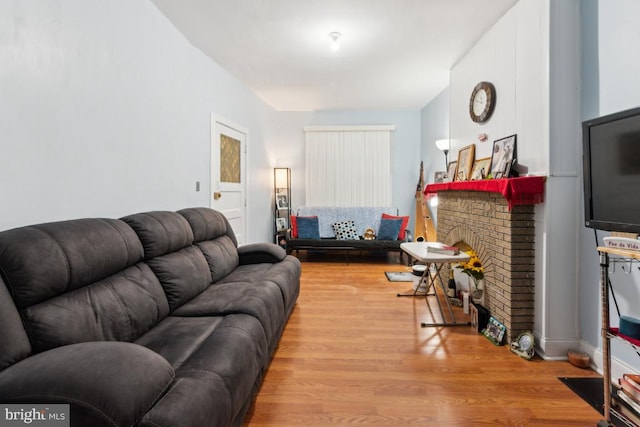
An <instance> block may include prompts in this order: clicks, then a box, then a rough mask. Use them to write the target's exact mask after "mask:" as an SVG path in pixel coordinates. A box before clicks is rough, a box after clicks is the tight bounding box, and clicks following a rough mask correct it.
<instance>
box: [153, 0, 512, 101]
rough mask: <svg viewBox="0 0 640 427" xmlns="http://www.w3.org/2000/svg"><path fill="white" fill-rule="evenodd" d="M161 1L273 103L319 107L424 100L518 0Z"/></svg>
mask: <svg viewBox="0 0 640 427" xmlns="http://www.w3.org/2000/svg"><path fill="white" fill-rule="evenodd" d="M152 2H153V3H154V4H155V5H156V6H157V7H158V8H159V9H160V10H161V11H162V12H163V13H164V14H165V15H166V16H167V18H168V19H169V20H170V21H171V22H172V23H173V24H174V25H175V26H176V27H177V28H178V29H179V30H180V31H181V32H182V33H183V34H184V35H185V37H186V38H187V39H188V40H189V41H190V42H191V43H192V44H193V45H194V46H196V47H198V48H199V49H201V50H202V51H203V52H204V53H205V54H206V55H208V56H209V57H211V58H212V59H214V60H215V61H216V62H217V63H218V64H220V65H221V66H222V67H223V68H225V69H226V70H228V71H229V72H230V73H231V74H233V75H234V76H236V77H237V78H238V79H239V80H241V81H242V82H244V83H245V84H246V85H247V86H249V87H250V88H251V89H252V90H253V91H254V92H255V94H256V95H257V96H258V97H260V98H261V99H263V100H264V101H265V102H266V103H267V104H269V105H271V106H272V107H273V108H275V109H277V110H281V111H317V110H341V109H348V110H354V109H387V110H389V109H420V108H422V107H424V106H425V105H426V104H427V103H429V101H431V100H432V99H433V98H434V97H435V96H437V95H438V94H439V93H440V92H441V91H442V90H443V89H444V88H446V87H447V86H448V82H449V69H450V68H451V67H452V66H453V65H454V64H455V63H456V61H457V60H458V59H460V58H461V57H462V56H463V55H464V54H465V53H466V52H467V51H468V50H469V49H470V48H471V47H472V46H473V44H474V43H475V42H476V41H477V40H478V39H479V38H480V37H481V36H482V34H484V33H485V32H486V31H487V30H488V29H489V28H491V26H492V25H493V24H494V23H495V22H496V21H498V19H499V18H500V17H501V16H502V15H504V13H505V12H506V11H507V10H508V9H509V8H511V7H512V6H513V5H514V4H515V3H516V2H517V0H322V1H320V0H180V1H176V0H152ZM333 31H338V32H340V33H341V34H342V37H341V40H340V49H339V50H338V51H337V52H333V51H332V50H331V49H330V42H331V39H330V37H329V33H331V32H333Z"/></svg>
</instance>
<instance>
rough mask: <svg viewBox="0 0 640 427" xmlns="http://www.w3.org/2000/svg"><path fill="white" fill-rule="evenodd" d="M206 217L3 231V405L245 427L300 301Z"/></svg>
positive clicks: (271, 266)
mask: <svg viewBox="0 0 640 427" xmlns="http://www.w3.org/2000/svg"><path fill="white" fill-rule="evenodd" d="M299 286H300V263H299V261H298V260H297V259H296V258H294V257H292V256H288V255H286V253H285V251H284V250H283V249H282V248H280V247H278V246H276V245H273V244H250V245H245V246H241V247H237V242H236V239H235V236H234V234H233V231H232V229H231V227H230V225H229V223H228V222H227V220H226V219H225V217H224V216H222V214H220V213H219V212H217V211H214V210H211V209H207V208H190V209H185V210H182V211H179V212H165V211H163V212H148V213H140V214H135V215H130V216H127V217H125V218H122V219H79V220H70V221H63V222H55V223H48V224H40V225H33V226H27V227H22V228H17V229H13V230H8V231H4V232H1V233H0V324H1V325H2V328H0V342H1V343H2V345H0V402H3V403H7V404H8V403H17V404H20V405H28V404H32V405H35V404H52V403H62V404H69V405H70V421H71V425H72V426H92V427H96V426H154V427H157V426H175V427H185V426H193V427H201V426H238V425H240V424H241V423H242V420H243V418H244V416H245V414H246V412H247V409H248V408H249V407H250V405H251V403H252V401H253V398H254V396H255V394H256V393H257V391H258V389H259V387H260V384H261V381H262V378H263V375H264V372H265V370H266V369H267V367H268V365H269V362H270V360H271V356H272V354H273V352H274V350H275V348H276V346H277V345H278V342H279V339H280V336H281V334H282V332H283V329H284V327H285V324H286V322H287V319H288V316H289V314H290V313H291V311H292V310H293V308H294V305H295V302H296V299H297V297H298V293H299V289H300V287H299Z"/></svg>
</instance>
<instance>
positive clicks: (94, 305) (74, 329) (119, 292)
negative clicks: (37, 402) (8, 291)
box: [23, 263, 169, 352]
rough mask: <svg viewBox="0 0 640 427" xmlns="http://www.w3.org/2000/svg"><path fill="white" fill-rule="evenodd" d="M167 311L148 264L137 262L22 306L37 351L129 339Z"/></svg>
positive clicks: (161, 291) (165, 300)
mask: <svg viewBox="0 0 640 427" xmlns="http://www.w3.org/2000/svg"><path fill="white" fill-rule="evenodd" d="M168 313H169V306H168V304H167V299H166V297H165V294H164V292H163V290H162V287H161V286H160V283H159V282H158V279H157V278H156V276H155V275H154V274H153V272H152V271H151V269H150V268H149V266H147V265H145V264H143V263H139V264H137V265H135V266H133V267H129V268H127V269H125V270H123V271H122V272H120V273H117V274H114V275H113V276H110V277H108V278H106V279H104V280H100V281H98V282H95V283H93V284H91V285H87V286H84V287H82V288H80V289H75V290H73V291H71V292H67V293H65V294H62V295H59V296H57V297H56V298H52V299H50V300H47V301H45V302H42V303H40V304H35V305H33V306H30V307H27V308H25V309H24V310H23V321H24V323H25V325H26V326H27V329H28V331H29V336H30V339H31V344H32V346H33V349H34V351H35V352H39V351H44V350H48V349H51V348H54V347H58V346H62V345H66V344H72V343H79V342H84V341H133V340H135V339H136V338H138V337H139V336H140V335H142V334H143V333H145V332H147V331H148V330H149V329H151V328H152V327H153V326H154V325H155V324H156V323H158V322H159V321H160V320H161V319H162V318H164V317H165V316H167V314H168Z"/></svg>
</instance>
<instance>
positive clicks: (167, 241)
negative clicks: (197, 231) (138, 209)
mask: <svg viewBox="0 0 640 427" xmlns="http://www.w3.org/2000/svg"><path fill="white" fill-rule="evenodd" d="M122 220H123V221H124V222H126V223H127V224H129V225H130V226H131V228H133V229H134V230H135V232H136V234H137V235H138V237H139V238H140V241H141V242H142V246H143V247H144V257H145V259H151V258H154V257H157V256H160V255H164V254H168V253H171V252H175V251H177V250H179V249H182V248H184V247H185V246H188V245H190V244H191V243H193V231H192V230H191V226H190V225H189V223H188V222H187V220H186V219H185V218H184V217H183V216H182V215H180V214H178V213H175V212H164V211H157V212H144V213H138V214H134V215H128V216H126V217H124V218H122Z"/></svg>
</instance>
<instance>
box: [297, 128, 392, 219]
mask: <svg viewBox="0 0 640 427" xmlns="http://www.w3.org/2000/svg"><path fill="white" fill-rule="evenodd" d="M393 130H395V126H388V125H384V126H357V127H335V126H333V127H306V128H305V140H306V170H307V173H306V200H305V203H306V205H307V206H383V207H384V206H391V132H392V131H393Z"/></svg>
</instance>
